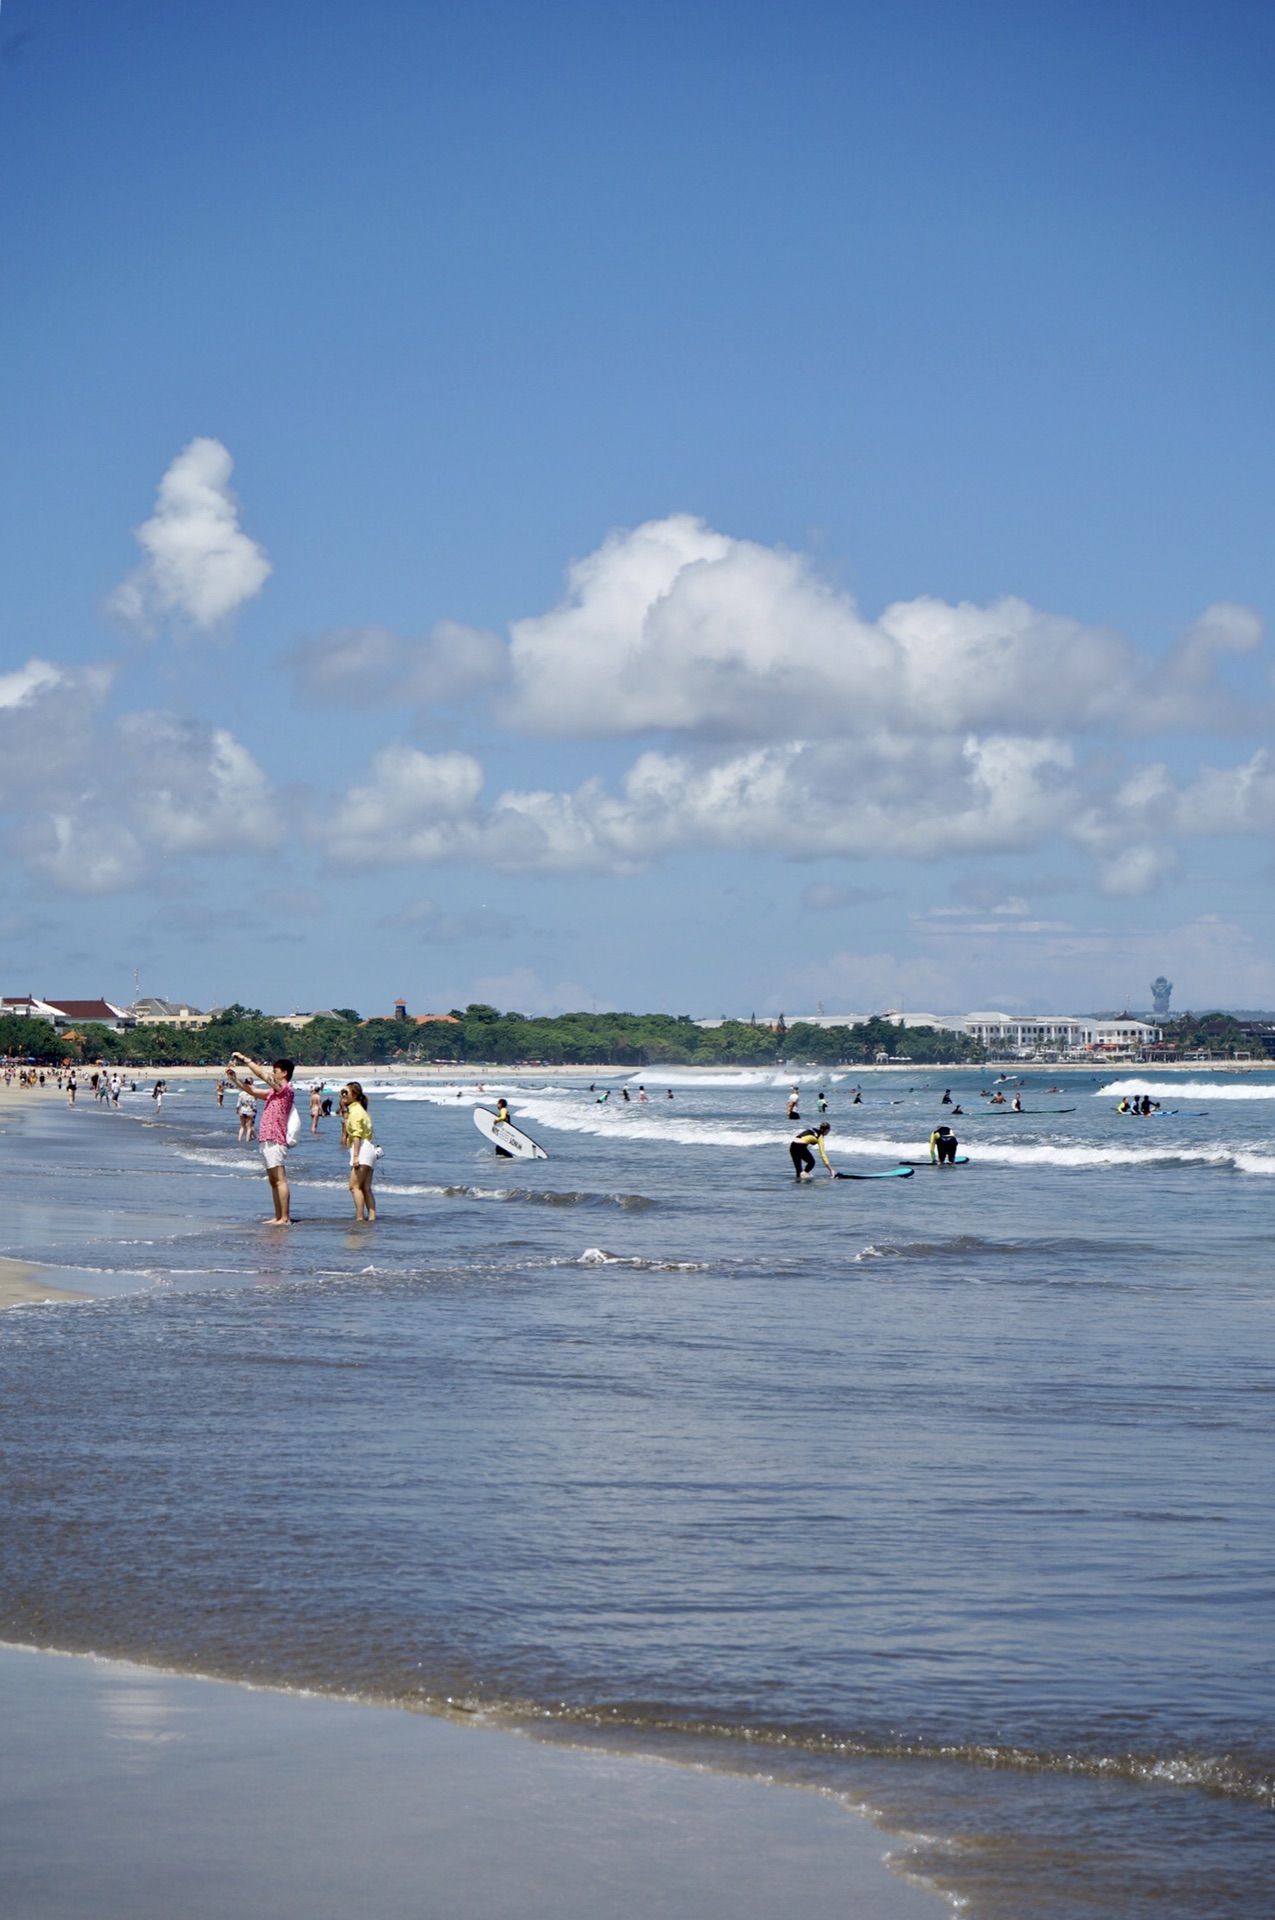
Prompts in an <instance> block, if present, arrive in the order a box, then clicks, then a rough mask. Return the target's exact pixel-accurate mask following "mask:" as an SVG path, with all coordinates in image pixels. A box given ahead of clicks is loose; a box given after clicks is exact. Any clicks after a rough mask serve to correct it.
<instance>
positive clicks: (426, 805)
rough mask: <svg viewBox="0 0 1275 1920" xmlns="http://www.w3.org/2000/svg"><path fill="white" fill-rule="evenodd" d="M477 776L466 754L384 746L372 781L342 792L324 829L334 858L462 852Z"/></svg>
mask: <svg viewBox="0 0 1275 1920" xmlns="http://www.w3.org/2000/svg"><path fill="white" fill-rule="evenodd" d="M482 784H483V770H482V768H481V767H480V766H479V764H478V762H477V761H476V760H474V759H471V757H470V756H469V755H468V754H465V753H441V754H428V753H421V752H419V751H418V749H417V748H415V747H409V746H405V745H401V744H400V745H396V746H390V747H384V748H382V750H381V751H380V752H379V753H377V754H374V755H373V758H372V777H371V779H370V781H369V782H368V783H367V785H366V786H361V787H352V788H351V789H350V791H349V792H348V793H347V794H345V796H344V797H343V798H342V799H341V801H340V802H339V803H338V805H337V808H336V811H335V813H334V814H333V815H332V817H331V819H330V820H329V821H328V822H327V823H326V825H325V826H324V827H323V828H322V829H321V837H322V838H323V840H324V842H325V844H326V846H327V850H328V852H329V854H330V855H331V857H332V859H334V860H336V861H338V862H340V863H342V864H346V865H351V866H363V865H366V864H368V863H371V864H376V865H380V864H387V863H391V862H395V861H402V860H446V859H450V858H456V857H464V855H463V851H462V843H463V841H464V839H465V837H466V835H467V833H468V830H469V824H470V821H471V818H472V815H473V811H474V807H475V805H476V803H477V800H478V796H479V794H480V793H481V791H482Z"/></svg>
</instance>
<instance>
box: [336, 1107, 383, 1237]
mask: <svg viewBox="0 0 1275 1920" xmlns="http://www.w3.org/2000/svg"><path fill="white" fill-rule="evenodd" d="M341 1109H342V1113H343V1116H344V1119H343V1124H342V1128H341V1144H342V1146H346V1147H348V1148H349V1149H350V1192H351V1193H352V1194H353V1196H354V1217H355V1219H356V1220H375V1218H376V1201H375V1200H374V1199H373V1198H372V1175H373V1173H374V1172H375V1171H376V1148H375V1147H374V1146H373V1145H372V1117H371V1115H370V1114H369V1112H368V1110H367V1096H366V1094H365V1093H364V1091H363V1089H362V1087H361V1086H360V1085H359V1083H358V1081H357V1080H351V1082H350V1084H349V1086H348V1087H347V1088H346V1089H345V1091H344V1093H343V1094H342V1095H341Z"/></svg>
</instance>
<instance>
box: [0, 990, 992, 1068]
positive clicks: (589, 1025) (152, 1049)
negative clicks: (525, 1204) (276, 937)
mask: <svg viewBox="0 0 1275 1920" xmlns="http://www.w3.org/2000/svg"><path fill="white" fill-rule="evenodd" d="M235 1051H238V1052H240V1053H246V1054H248V1055H250V1056H251V1057H252V1058H253V1059H255V1060H274V1059H278V1058H280V1057H281V1056H286V1057H288V1058H289V1059H292V1060H295V1061H296V1062H297V1064H298V1065H299V1066H355V1065H358V1066H363V1065H374V1066H379V1065H387V1064H389V1063H391V1062H394V1061H399V1062H404V1063H408V1064H411V1063H418V1064H424V1063H427V1062H437V1063H439V1064H442V1065H451V1064H453V1063H454V1064H456V1065H458V1066H459V1065H462V1064H470V1063H475V1064H478V1063H491V1064H494V1065H499V1066H514V1065H520V1064H524V1063H526V1064H532V1065H538V1066H584V1065H591V1064H593V1063H595V1062H596V1063H597V1064H598V1065H600V1066H601V1065H608V1066H627V1067H658V1066H661V1065H664V1066H670V1067H671V1066H697V1067H712V1066H721V1067H750V1066H759V1067H761V1066H779V1065H781V1064H782V1063H784V1062H785V1061H787V1062H789V1063H791V1064H793V1065H794V1066H795V1065H804V1064H806V1063H807V1062H810V1063H813V1064H815V1065H818V1066H863V1065H871V1064H872V1062H873V1061H874V1060H875V1059H876V1058H877V1056H878V1055H879V1054H884V1055H885V1056H886V1058H887V1059H890V1060H898V1061H900V1062H906V1061H915V1062H916V1063H917V1064H918V1065H923V1064H926V1063H934V1062H938V1061H952V1062H956V1061H977V1060H982V1059H984V1058H985V1057H986V1056H985V1054H984V1051H983V1049H982V1048H981V1047H979V1046H977V1045H975V1044H974V1042H972V1041H970V1040H966V1039H965V1038H964V1036H963V1035H961V1034H956V1033H947V1032H939V1031H936V1030H934V1029H932V1028H928V1027H899V1026H895V1025H894V1023H893V1022H892V1021H889V1020H881V1019H873V1020H861V1021H857V1022H856V1023H855V1024H853V1025H850V1026H844V1027H812V1026H806V1025H804V1024H801V1023H798V1024H796V1025H794V1026H791V1027H784V1026H782V1025H779V1026H775V1027H772V1026H769V1025H765V1024H763V1025H757V1024H755V1023H753V1022H750V1021H746V1020H727V1021H725V1022H724V1023H723V1024H722V1025H721V1026H720V1027H697V1026H696V1025H695V1023H694V1021H693V1020H692V1019H691V1017H690V1015H689V1014H664V1013H562V1014H557V1015H555V1016H553V1017H549V1016H545V1017H529V1016H527V1015H525V1014H521V1013H501V1012H500V1011H499V1010H498V1009H497V1008H496V1007H490V1006H485V1005H483V1004H482V1003H481V1002H472V1003H471V1004H470V1005H469V1006H467V1007H465V1008H464V1009H463V1010H462V1009H457V1010H456V1012H455V1017H454V1019H453V1020H449V1021H432V1022H430V1023H429V1024H428V1025H426V1026H417V1025H415V1023H414V1022H411V1021H404V1020H394V1019H383V1020H364V1021H360V1020H359V1018H358V1016H357V1014H356V1013H355V1012H354V1009H353V1008H342V1009H341V1010H340V1015H339V1016H338V1017H336V1018H332V1019H326V1018H325V1019H320V1020H312V1021H311V1022H310V1023H309V1024H308V1025H307V1026H304V1027H299V1028H295V1029H293V1028H290V1027H283V1026H280V1025H278V1024H277V1023H276V1022H275V1021H273V1020H267V1019H266V1018H265V1017H264V1016H263V1015H262V1014H261V1013H260V1012H259V1011H258V1010H257V1009H255V1008H252V1007H243V1006H232V1007H227V1008H225V1009H224V1010H223V1011H222V1012H221V1013H219V1014H218V1015H217V1017H216V1018H215V1019H214V1020H213V1021H212V1022H211V1023H210V1024H209V1025H208V1026H206V1027H200V1028H194V1029H191V1030H188V1031H185V1032H183V1030H182V1029H181V1028H180V1027H176V1026H156V1027H136V1028H134V1029H133V1030H132V1031H130V1032H126V1033H112V1032H111V1031H110V1030H109V1029H108V1028H106V1027H98V1026H85V1027H81V1028H77V1029H76V1030H75V1031H74V1033H62V1034H59V1033H57V1032H55V1031H54V1029H53V1028H52V1027H51V1026H49V1025H48V1024H47V1023H46V1022H45V1021H42V1020H27V1019H21V1018H13V1017H8V1018H4V1019H0V1053H4V1054H8V1055H13V1056H20V1057H22V1058H26V1057H28V1056H30V1057H32V1058H34V1059H36V1060H39V1061H42V1062H56V1061H62V1060H67V1059H69V1060H74V1061H76V1062H85V1063H87V1062H94V1061H97V1060H99V1059H104V1060H106V1061H107V1063H108V1064H109V1065H112V1066H116V1065H118V1066H129V1067H132V1066H138V1067H142V1066H155V1067H169V1066H171V1067H188V1066H219V1065H221V1064H223V1063H224V1062H225V1060H226V1059H227V1058H228V1056H229V1055H230V1054H231V1053H232V1052H235Z"/></svg>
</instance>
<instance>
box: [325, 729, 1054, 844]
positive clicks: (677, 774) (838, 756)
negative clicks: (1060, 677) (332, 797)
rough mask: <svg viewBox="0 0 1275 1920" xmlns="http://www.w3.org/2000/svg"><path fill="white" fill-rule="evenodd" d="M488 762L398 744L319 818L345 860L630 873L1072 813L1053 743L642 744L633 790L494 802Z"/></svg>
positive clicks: (911, 839)
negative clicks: (717, 755) (713, 851)
mask: <svg viewBox="0 0 1275 1920" xmlns="http://www.w3.org/2000/svg"><path fill="white" fill-rule="evenodd" d="M482 784H483V776H482V769H481V767H480V766H479V765H478V763H477V761H475V760H472V759H470V758H469V757H468V756H467V755H462V754H442V755H435V756H431V755H429V754H425V753H421V752H419V751H418V750H417V749H416V748H414V747H409V746H404V745H400V746H394V747H389V748H386V749H384V750H383V751H382V752H381V753H379V754H377V755H376V756H375V757H374V759H373V763H372V779H371V781H370V782H369V783H368V784H367V785H364V786H359V787H355V788H353V789H351V791H350V792H349V793H348V794H347V795H346V796H345V797H344V799H343V800H342V801H341V802H340V803H339V804H338V806H337V808H336V811H335V813H334V814H333V816H332V818H331V819H330V820H329V821H328V822H327V824H326V827H325V828H324V829H323V830H322V837H323V838H324V840H325V841H326V844H327V847H328V850H329V852H330V854H331V855H332V857H333V858H334V859H336V860H338V861H341V862H345V863H350V864H365V863H368V862H371V863H376V864H381V863H392V862H396V861H404V860H447V859H461V860H475V861H479V862H481V863H483V864H486V865H490V866H495V867H503V868H508V869H510V870H513V871H523V872H612V873H624V872H631V871H634V870H636V869H638V868H640V867H643V866H646V865H649V864H650V863H651V862H652V861H654V860H657V859H658V858H660V856H662V855H664V854H667V853H670V852H674V851H676V850H678V849H680V848H684V847H704V846H709V847H719V848H733V849H748V850H752V851H759V852H771V853H779V854H785V855H790V856H792V857H796V858H807V857H810V856H813V855H838V854H840V855H848V856H852V857H869V856H873V855H901V856H903V857H910V858H921V859H933V858H938V857H940V856H941V855H943V854H948V853H967V852H972V851H980V852H986V851H989V850H997V851H1002V850H1006V849H1010V848H1017V847H1025V846H1029V845H1031V844H1033V843H1034V842H1035V841H1036V840H1038V839H1039V838H1040V837H1041V835H1042V834H1044V833H1047V832H1049V831H1051V830H1053V829H1056V828H1060V827H1062V826H1063V825H1065V824H1066V822H1067V820H1068V819H1069V817H1070V814H1071V812H1072V810H1073V807H1074V782H1073V779H1072V760H1071V755H1070V752H1069V750H1068V749H1067V748H1066V747H1065V746H1062V745H1060V744H1059V743H1058V742H1055V741H1051V740H1021V739H1008V738H994V739H988V740H976V739H970V740H967V741H965V742H963V743H957V742H954V741H948V740H942V739H930V740H920V741H900V740H895V739H891V738H888V737H886V738H881V739H878V740H875V741H873V742H871V743H860V744H859V745H858V746H856V747H854V748H850V747H843V746H840V745H834V744H832V743H829V742H820V743H810V742H795V743H792V744H789V745H787V746H783V747H758V748H754V749H752V750H751V751H749V752H746V753H743V754H737V755H734V756H730V757H727V758H724V759H719V760H713V759H707V760H704V761H698V760H695V759H692V758H690V757H685V756H678V755H670V754H664V753H655V752H651V753H645V754H642V755H641V756H640V757H639V758H638V760H637V761H636V762H635V764H634V765H633V766H632V767H631V768H630V769H629V772H628V773H627V775H626V776H625V779H624V782H623V791H622V793H621V794H619V795H615V794H612V793H610V792H608V790H607V789H606V788H605V787H604V785H603V783H602V782H601V781H600V780H588V781H586V782H584V784H583V785H582V786H580V787H578V788H577V789H576V791H575V792H574V793H554V792H550V791H543V790H540V791H531V792H519V791H516V790H511V791H508V792H506V793H503V794H501V795H500V796H499V798H498V799H497V800H496V801H495V802H494V804H493V805H492V806H491V807H490V808H488V809H486V810H484V809H482V808H480V806H479V804H478V803H479V795H480V793H481V789H482Z"/></svg>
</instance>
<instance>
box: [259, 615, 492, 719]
mask: <svg viewBox="0 0 1275 1920" xmlns="http://www.w3.org/2000/svg"><path fill="white" fill-rule="evenodd" d="M506 660H507V652H506V648H505V644H504V642H503V640H501V639H500V637H499V636H498V635H497V634H494V633H486V632H483V631H482V630H481V629H479V628H475V627H462V626H459V625H457V623H456V622H455V621H452V620H443V621H440V622H439V624H438V625H437V626H436V627H435V628H434V630H433V632H432V633H430V634H429V635H428V636H427V638H425V639H423V640H404V639H402V638H401V637H400V636H399V635H398V634H396V633H391V632H390V631H389V630H388V629H387V628H385V627H343V628H338V629H336V630H334V631H333V632H331V633H324V634H320V635H319V637H318V638H317V639H315V640H303V641H302V642H301V643H300V645H299V646H297V647H295V648H294V649H293V650H292V652H291V653H290V654H288V655H286V656H285V658H284V661H283V665H284V666H285V667H287V668H288V669H289V670H290V671H291V673H292V675H293V680H294V684H295V686H296V689H297V692H298V694H299V696H300V697H301V699H303V700H304V701H306V702H307V704H309V705H314V706H320V705H340V706H347V707H350V706H353V707H375V706H426V705H429V704H430V703H432V702H434V701H440V700H456V699H460V698H462V697H463V696H464V695H466V694H469V693H474V692H477V691H478V690H479V689H481V688H483V687H489V686H491V685H493V684H494V683H495V682H496V681H498V680H499V679H501V678H502V676H503V674H504V672H505V667H506Z"/></svg>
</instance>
